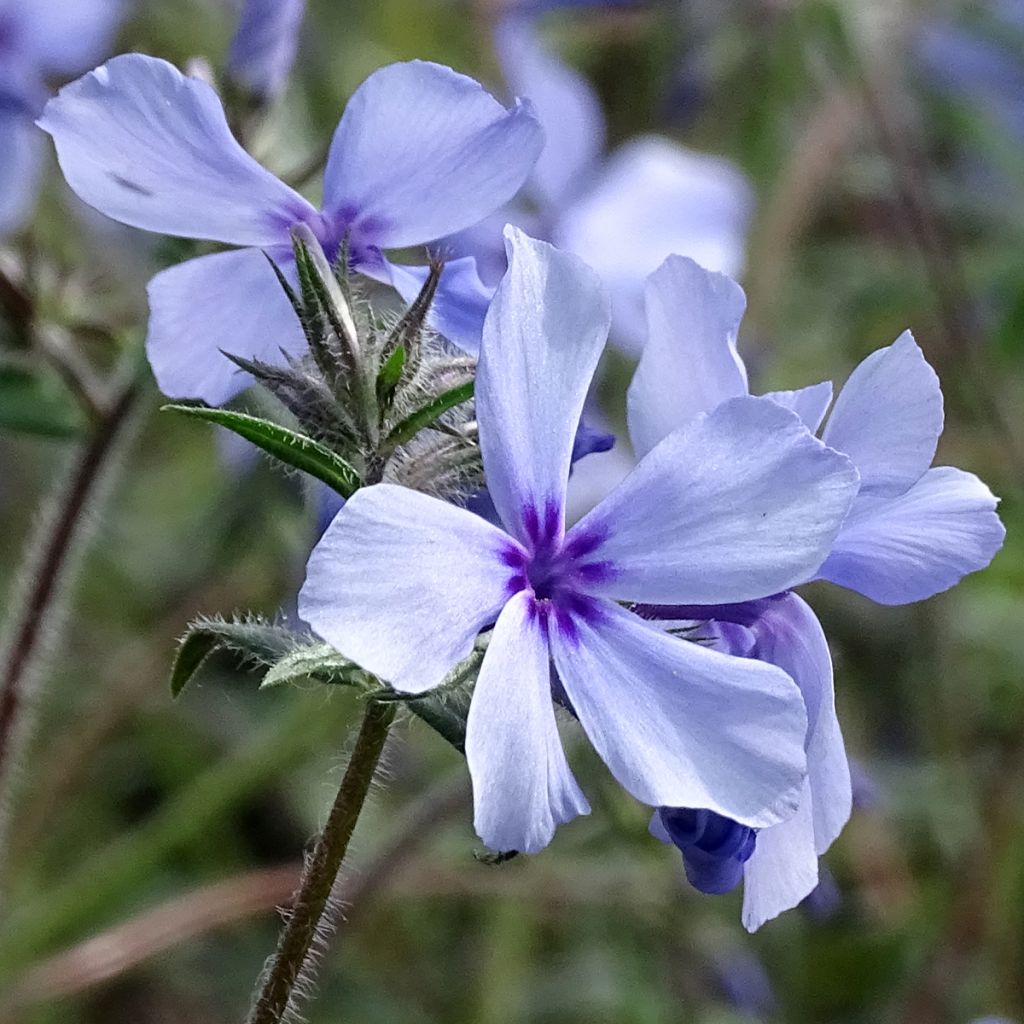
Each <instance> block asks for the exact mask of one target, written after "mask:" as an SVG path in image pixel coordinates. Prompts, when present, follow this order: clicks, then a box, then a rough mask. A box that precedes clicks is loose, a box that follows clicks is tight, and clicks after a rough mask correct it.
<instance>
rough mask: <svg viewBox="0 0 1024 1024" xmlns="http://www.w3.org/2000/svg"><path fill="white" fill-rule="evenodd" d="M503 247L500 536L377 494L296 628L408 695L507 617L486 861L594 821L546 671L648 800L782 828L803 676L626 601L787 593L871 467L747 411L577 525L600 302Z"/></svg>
mask: <svg viewBox="0 0 1024 1024" xmlns="http://www.w3.org/2000/svg"><path fill="white" fill-rule="evenodd" d="M506 238H507V243H508V256H509V264H510V265H509V271H508V273H507V274H506V276H505V278H504V279H503V281H502V283H501V285H500V286H499V288H498V290H497V293H496V295H495V298H494V301H493V303H492V305H491V307H490V309H489V311H488V314H487V320H486V323H485V326H484V338H483V343H482V348H481V356H480V364H479V369H478V374H477V381H476V401H477V419H478V422H479V429H480V445H481V450H482V455H483V462H484V469H485V474H486V479H487V484H488V488H489V491H490V494H491V497H492V499H493V501H494V505H495V507H496V509H497V511H498V514H499V516H500V518H501V522H502V523H503V524H504V527H505V528H504V529H500V528H498V527H496V526H493V525H492V524H490V523H488V522H485V521H484V520H483V519H481V518H479V517H478V516H475V515H473V514H472V513H471V512H468V511H466V510H465V509H461V508H457V507H454V506H452V505H449V504H446V503H444V502H442V501H438V500H436V499H433V498H430V497H427V496H425V495H422V494H419V493H416V492H413V491H409V490H406V489H404V488H398V487H394V486H389V485H376V486H373V487H369V488H364V489H362V490H360V491H358V492H357V493H356V494H355V496H354V497H353V498H352V499H350V500H349V501H348V503H347V504H346V505H345V507H344V508H343V509H342V510H341V512H340V513H339V514H338V515H337V516H336V517H335V519H334V521H333V522H332V523H331V525H330V526H329V527H328V529H327V532H326V533H325V535H324V537H323V539H322V540H321V542H320V544H319V545H318V546H317V548H316V549H315V550H314V552H313V555H312V556H311V558H310V561H309V566H308V570H307V578H306V582H305V585H304V586H303V589H302V592H301V594H300V600H299V610H300V614H301V615H302V617H303V619H305V620H306V621H307V622H309V624H310V625H311V626H312V627H313V629H314V630H315V631H316V632H317V633H318V634H320V635H321V636H322V637H323V638H324V639H326V640H327V641H328V642H330V643H331V644H332V645H333V646H334V647H335V648H337V650H339V651H340V652H341V653H342V654H343V655H344V656H345V657H348V658H351V659H352V660H353V661H355V662H356V663H357V664H359V665H361V666H363V667H364V668H366V669H367V670H369V671H371V672H373V673H374V674H376V675H378V676H380V677H381V678H382V679H385V680H387V681H389V682H390V683H391V684H392V685H393V686H394V687H395V688H397V689H400V690H404V691H406V692H412V693H418V692H423V691H426V690H429V689H431V688H433V687H435V686H437V685H438V684H439V683H440V682H441V681H442V680H443V679H444V678H445V676H446V674H447V673H448V672H449V671H450V670H451V669H452V668H453V667H454V666H455V665H456V664H457V663H459V662H460V661H461V660H462V659H464V658H465V657H467V655H469V654H470V652H471V651H472V649H473V646H474V643H475V641H476V638H477V635H478V633H480V631H481V630H484V629H486V628H488V627H492V626H493V632H492V633H491V635H490V641H489V644H488V646H487V651H486V654H485V656H484V660H483V664H482V667H481V669H480V674H479V678H478V681H477V684H476V688H475V690H474V693H473V699H472V704H471V707H470V712H469V718H468V723H467V736H466V754H467V758H468V762H469V769H470V773H471V776H472V778H473V787H474V796H475V806H476V811H475V824H476V829H477V832H478V834H479V835H480V837H481V838H482V839H483V841H484V842H485V843H487V845H488V846H490V847H492V848H495V849H499V850H505V849H518V850H522V851H525V852H535V851H537V850H539V849H541V848H542V847H544V846H545V845H546V844H547V843H548V841H549V840H550V839H551V836H552V834H553V832H554V829H555V827H556V826H557V825H558V824H560V823H562V822H565V821H568V820H570V819H571V818H573V817H575V816H576V815H577V814H581V813H586V812H587V810H588V805H587V802H586V799H585V797H584V796H583V794H582V792H581V791H580V789H579V787H578V785H577V784H576V781H575V779H574V778H573V776H572V773H571V771H570V769H569V766H568V764H567V762H566V759H565V754H564V752H563V749H562V745H561V741H560V740H559V737H558V732H557V729H556V723H555V715H554V708H553V705H552V700H551V683H550V667H549V660H553V662H554V666H555V669H556V671H557V673H558V679H559V683H560V685H561V687H562V688H564V692H565V694H566V697H567V699H568V701H569V702H571V705H572V708H573V710H574V712H575V714H576V716H577V717H578V719H579V721H580V723H581V724H582V726H583V729H584V731H585V732H586V734H587V735H588V737H589V738H590V741H591V742H592V743H593V745H594V746H595V748H596V749H597V751H598V753H599V754H600V755H601V757H602V759H603V760H604V761H605V763H606V764H607V765H608V767H609V768H610V769H611V771H612V774H613V775H614V776H615V777H616V778H617V779H618V781H619V782H620V783H621V784H622V785H623V786H624V787H625V788H626V789H627V790H628V791H629V792H630V793H631V794H632V795H633V796H635V797H636V798H637V799H639V800H641V801H643V802H644V803H647V804H650V805H652V806H656V805H659V804H666V803H671V804H676V805H680V806H683V805H685V806H694V807H704V808H708V809H709V810H714V811H716V812H717V813H721V814H726V815H729V816H730V817H732V818H735V819H736V820H738V821H741V822H743V823H744V824H746V825H748V826H751V827H754V826H763V825H767V824H769V823H773V822H778V821H781V820H782V819H784V818H785V817H786V816H787V815H788V814H789V813H791V812H792V810H793V808H794V806H795V803H794V801H795V798H796V796H797V795H798V793H799V790H800V787H801V784H802V780H803V770H804V763H803V762H804V756H803V737H804V733H805V731H806V717H805V713H804V709H803V703H802V701H801V700H800V696H799V691H798V690H797V689H796V687H794V686H793V683H792V681H791V680H790V679H789V678H788V677H787V676H786V675H785V674H784V673H782V672H781V671H780V670H778V669H776V668H774V667H772V666H769V665H766V664H762V663H760V662H757V661H754V660H751V659H746V658H734V657H730V656H728V655H724V654H721V653H719V652H717V651H712V650H708V649H706V648H705V647H702V646H701V645H700V644H696V643H691V642H689V641H686V640H683V639H680V638H678V637H675V636H672V635H670V634H668V633H666V632H664V631H662V630H660V629H657V628H655V627H652V626H651V625H650V624H648V623H645V622H644V621H643V620H642V619H640V618H639V617H638V616H636V615H634V614H632V613H631V612H629V611H627V610H625V609H624V608H622V607H621V606H620V605H619V604H618V603H617V601H619V600H641V601H658V602H666V601H670V602H678V601H683V600H687V601H695V600H696V601H705V600H708V599H712V600H714V599H718V600H722V599H724V600H747V599H750V598H753V597H755V596H756V595H763V594H768V593H774V592H776V591H778V590H780V589H784V588H785V586H788V585H789V584H788V583H783V581H793V580H797V579H802V578H804V577H805V576H806V575H807V574H809V573H812V572H813V571H814V568H815V567H816V566H817V565H818V564H820V561H821V559H822V558H823V557H824V555H825V553H826V552H827V550H828V548H829V546H830V544H831V542H832V539H833V537H834V535H835V532H836V530H837V529H838V526H839V523H840V522H841V520H842V518H843V517H844V515H845V513H846V508H847V506H848V503H849V501H850V498H851V496H852V494H853V492H854V491H855V490H856V474H855V472H854V471H853V470H852V468H851V467H850V465H849V462H848V460H847V459H846V458H845V457H844V456H841V455H838V454H836V453H834V452H831V451H829V450H828V449H827V448H825V447H824V446H823V445H822V444H821V443H820V442H818V441H816V440H815V439H813V438H812V437H811V435H810V433H809V432H808V431H807V430H806V429H805V428H804V427H803V425H802V424H801V423H800V421H799V419H798V418H797V417H796V416H794V415H793V414H792V413H790V412H788V411H786V410H784V409H782V408H780V407H779V406H778V405H776V404H775V403H773V402H771V401H767V400H763V399H752V398H741V399H739V400H738V401H736V402H729V403H726V404H725V405H723V406H721V407H720V408H719V409H717V410H716V411H715V412H714V413H712V414H710V415H708V416H704V417H700V418H699V419H697V420H695V421H693V422H692V423H691V424H689V425H688V426H687V427H686V428H684V429H683V430H680V431H678V432H676V433H674V434H672V435H671V436H669V437H667V438H666V439H665V440H664V441H663V442H662V443H661V444H660V445H658V446H657V447H656V448H655V449H654V450H653V451H652V452H651V453H650V455H649V456H648V457H647V458H646V459H644V460H643V462H641V464H640V465H639V466H638V467H637V468H636V470H635V471H634V472H633V473H632V474H631V475H630V477H629V478H628V479H627V480H626V481H625V482H624V483H623V484H622V486H621V487H619V488H618V489H617V490H616V491H615V492H613V493H612V494H611V495H610V496H609V497H608V498H607V499H606V500H605V501H604V502H602V503H601V504H600V505H599V506H598V507H597V508H595V509H593V510H592V511H591V512H590V513H589V514H588V515H587V516H585V517H584V518H583V519H582V520H581V521H580V522H579V523H577V524H576V525H575V526H574V527H573V528H572V529H570V530H569V531H568V532H566V530H565V521H564V501H565V488H566V479H567V477H568V471H569V460H570V457H571V452H572V447H573V441H574V436H575V431H576V424H577V423H578V422H579V419H580V414H581V411H582V408H583V401H584V397H585V395H586V392H587V388H588V386H589V384H590V380H591V377H592V375H593V373H594V370H595V368H596V366H597V362H598V359H599V358H600V354H601V351H602V348H603V346H604V341H605V338H606V335H607V331H608V327H609V323H610V312H609V309H608V300H607V296H606V294H605V293H604V289H603V288H602V286H601V283H600V281H599V279H598V278H597V276H596V275H595V274H594V273H593V272H592V271H591V270H590V269H589V268H587V267H586V266H584V265H583V264H582V263H581V262H580V261H579V260H578V259H577V258H576V257H574V256H572V255H569V254H566V253H561V252H559V251H558V250H556V249H553V248H552V247H551V246H548V245H546V244H544V243H542V242H536V241H533V240H532V239H530V238H528V237H526V236H525V235H523V234H522V233H521V232H519V231H517V230H516V229H514V228H511V227H510V228H508V229H507V230H506ZM670 793H671V794H673V796H674V799H672V800H666V799H665V796H666V795H668V794H670ZM681 797H685V799H680V798H681Z"/></svg>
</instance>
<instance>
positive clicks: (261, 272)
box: [146, 249, 306, 405]
mask: <svg viewBox="0 0 1024 1024" xmlns="http://www.w3.org/2000/svg"><path fill="white" fill-rule="evenodd" d="M286 258H287V257H286ZM147 292H148V294H149V333H148V335H147V338H146V354H147V355H148V356H149V363H150V366H152V368H153V375H154V376H155V377H156V382H157V384H158V385H159V387H160V390H161V391H162V392H163V393H164V394H165V395H169V396H170V397H172V398H201V399H203V401H205V402H207V403H209V404H210V405H221V404H222V403H224V402H226V401H227V400H228V399H229V398H231V397H232V396H234V395H236V394H237V393H238V392H239V391H242V390H243V389H244V388H247V387H248V386H249V385H250V384H251V383H252V381H251V379H250V377H249V376H248V374H245V373H242V372H241V371H240V370H239V369H238V367H237V366H235V364H234V363H232V362H231V360H229V359H228V358H226V357H225V356H224V355H223V353H224V352H230V353H231V354H232V355H237V356H243V357H245V358H246V359H261V360H263V361H264V362H271V363H279V362H281V350H282V349H284V350H285V351H287V352H289V353H291V354H292V355H299V354H301V353H302V352H303V351H304V350H305V347H306V339H305V335H304V334H303V333H302V328H301V326H300V325H299V320H298V317H297V316H296V315H295V311H294V310H293V309H292V306H291V303H290V302H289V301H288V298H287V296H286V295H285V293H284V290H283V289H282V288H281V285H280V284H279V283H278V280H277V278H276V276H275V275H274V272H273V269H272V268H271V266H270V264H269V263H268V262H267V257H266V256H265V255H264V254H263V253H262V252H261V251H260V250H259V249H238V250H236V251H234V252H221V253H215V254H214V255H212V256H200V257H198V258H197V259H194V260H188V261H187V262H185V263H179V264H178V265H177V266H175V267H171V268H170V269H169V270H163V271H161V272H160V273H159V274H157V275H156V276H155V277H154V278H153V279H152V280H151V281H150V282H149V286H148V288H147Z"/></svg>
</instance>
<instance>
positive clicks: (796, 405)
mask: <svg viewBox="0 0 1024 1024" xmlns="http://www.w3.org/2000/svg"><path fill="white" fill-rule="evenodd" d="M763 397H765V398H770V399H771V400H772V401H773V402H775V403H777V404H778V405H781V406H782V407H783V408H784V409H789V410H791V411H792V412H795V413H796V414H797V416H799V417H800V419H802V420H803V421H804V424H805V425H806V427H807V429H808V430H809V431H810V432H811V433H812V434H816V433H817V432H818V427H820V426H821V421H822V420H823V419H824V418H825V413H826V412H828V406H829V403H830V402H831V401H832V381H830V380H823V381H822V382H821V383H820V384H811V385H810V386H808V387H806V388H798V389H797V390H796V391H768V392H766V393H765V395H764V396H763Z"/></svg>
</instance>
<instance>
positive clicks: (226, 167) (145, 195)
mask: <svg viewBox="0 0 1024 1024" xmlns="http://www.w3.org/2000/svg"><path fill="white" fill-rule="evenodd" d="M38 123H39V125H40V127H41V128H43V129H44V130H45V131H47V132H49V133H50V134H51V135H52V136H53V140H54V143H55V144H56V147H57V158H58V159H59V161H60V166H61V170H62V171H63V172H64V177H65V178H67V181H68V184H69V185H70V186H71V188H72V189H73V190H74V191H75V192H76V193H77V194H78V196H79V198H80V199H83V200H85V202H87V203H88V204H89V205H90V206H93V207H95V208H96V209H97V210H99V211H100V213H105V214H106V215H107V216H108V217H113V218H114V220H119V221H121V222H122V223H124V224H130V225H132V226H133V227H137V228H144V229H145V230H147V231H156V232H159V233H161V234H165V235H182V236H184V237H187V238H208V239H212V240H214V241H218V242H229V243H233V244H236V245H275V244H277V245H280V244H288V228H289V226H290V225H291V224H293V223H295V222H296V221H299V220H309V219H311V218H313V217H314V216H315V212H314V211H313V208H312V207H311V206H310V205H309V203H307V202H306V200H305V199H303V198H302V197H301V196H299V195H298V193H296V192H294V191H292V189H290V188H289V187H288V186H287V185H285V184H284V183H283V182H281V181H278V179H277V178H275V177H274V176H273V175H272V174H271V173H270V172H269V171H267V170H266V169H264V168H263V167H261V166H260V165H259V164H258V163H257V162H256V161H255V160H253V158H252V157H251V156H249V154H248V153H246V152H245V150H244V149H242V147H241V146H240V145H239V144H238V143H237V142H236V141H235V139H234V137H233V136H232V134H231V131H230V129H229V128H228V124H227V121H226V120H225V117H224V110H223V108H222V107H221V103H220V99H219V98H218V97H217V94H216V93H215V92H214V91H213V89H212V88H211V87H210V86H209V85H207V84H206V83H205V82H201V81H199V80H198V79H195V78H186V77H185V76H184V75H182V74H181V72H179V71H178V70H177V68H175V67H173V66H172V65H170V64H168V63H167V62H166V61H163V60H157V59H155V58H153V57H145V56H142V55H141V54H137V53H132V54H127V55H125V56H121V57H115V58H114V59H113V60H110V61H108V62H107V63H106V64H104V65H102V66H101V67H99V68H97V69H96V70H95V71H90V72H89V74H87V75H85V76H84V77H82V78H80V79H78V80H77V81H75V82H72V83H71V84H70V85H68V86H65V87H64V88H63V89H62V90H61V91H60V92H59V93H58V94H57V96H56V97H55V98H54V99H52V100H50V102H49V103H47V104H46V109H45V110H44V111H43V115H42V117H41V118H40V119H39V122H38Z"/></svg>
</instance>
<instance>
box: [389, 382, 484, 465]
mask: <svg viewBox="0 0 1024 1024" xmlns="http://www.w3.org/2000/svg"><path fill="white" fill-rule="evenodd" d="M472 397H473V381H471V380H468V381H466V382H465V383H464V384H460V385H458V387H454V388H451V390H449V391H445V392H442V393H441V394H440V395H438V396H437V398H434V399H433V400H431V401H430V402H428V403H427V404H426V405H424V406H422V407H421V408H419V409H417V410H416V412H414V413H413V414H412V415H411V416H408V417H406V418H405V419H404V420H402V422H401V423H399V424H398V426H396V427H395V429H394V430H392V431H391V434H390V435H389V436H388V440H387V443H388V445H390V446H391V447H392V448H395V447H397V446H398V445H400V444H405V442H406V441H409V440H411V439H412V438H413V437H415V436H416V435H417V434H418V433H419V432H420V431H421V430H423V429H424V427H429V426H430V424H431V423H433V422H434V421H435V420H436V419H437V418H438V417H439V416H442V415H444V413H446V412H447V411H448V410H449V409H454V408H455V406H457V405H461V404H462V403H463V402H468V401H469V400H470V399H471V398H472Z"/></svg>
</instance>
